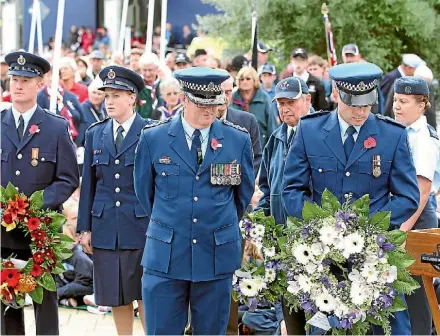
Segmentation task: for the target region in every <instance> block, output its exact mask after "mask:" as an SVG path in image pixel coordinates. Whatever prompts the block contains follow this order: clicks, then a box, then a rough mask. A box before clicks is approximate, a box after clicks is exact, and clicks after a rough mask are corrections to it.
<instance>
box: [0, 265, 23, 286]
mask: <svg viewBox="0 0 440 336" xmlns="http://www.w3.org/2000/svg"><path fill="white" fill-rule="evenodd" d="M0 276H1V278H2V279H1V281H2V283H5V282H6V283H7V284H8V287H16V286H17V285H18V282H19V281H20V276H21V275H20V271H19V270H18V269H16V268H8V269H4V270H3V271H2V273H1V275H0Z"/></svg>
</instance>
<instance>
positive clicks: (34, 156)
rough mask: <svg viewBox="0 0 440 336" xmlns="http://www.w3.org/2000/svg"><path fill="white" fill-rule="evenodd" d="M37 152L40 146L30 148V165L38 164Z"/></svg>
mask: <svg viewBox="0 0 440 336" xmlns="http://www.w3.org/2000/svg"><path fill="white" fill-rule="evenodd" d="M39 152H40V148H32V152H31V165H32V167H36V166H38V154H39Z"/></svg>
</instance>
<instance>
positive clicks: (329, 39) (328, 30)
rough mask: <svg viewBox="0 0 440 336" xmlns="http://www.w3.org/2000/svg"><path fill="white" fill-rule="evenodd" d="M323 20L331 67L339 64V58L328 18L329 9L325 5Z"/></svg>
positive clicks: (322, 8) (322, 11)
mask: <svg viewBox="0 0 440 336" xmlns="http://www.w3.org/2000/svg"><path fill="white" fill-rule="evenodd" d="M321 13H322V20H323V21H324V28H325V39H326V42H327V58H328V63H329V66H331V67H332V66H334V65H336V64H338V57H337V55H336V47H335V41H334V39H333V32H332V26H331V23H330V19H329V18H328V7H327V5H326V4H325V3H323V4H322V7H321Z"/></svg>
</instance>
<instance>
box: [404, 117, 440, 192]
mask: <svg viewBox="0 0 440 336" xmlns="http://www.w3.org/2000/svg"><path fill="white" fill-rule="evenodd" d="M407 130H408V142H409V148H410V150H411V155H412V158H413V161H414V166H415V167H416V173H417V176H423V177H425V178H427V179H428V180H430V181H432V186H431V192H434V193H436V192H437V191H438V189H439V188H440V141H439V140H437V139H436V138H433V137H432V136H431V135H430V133H429V129H428V123H427V121H426V117H425V116H421V117H420V118H419V119H417V120H416V121H415V122H413V123H412V124H411V125H410V126H408V127H407Z"/></svg>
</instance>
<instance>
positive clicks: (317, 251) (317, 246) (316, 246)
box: [310, 243, 324, 256]
mask: <svg viewBox="0 0 440 336" xmlns="http://www.w3.org/2000/svg"><path fill="white" fill-rule="evenodd" d="M310 250H311V251H312V253H313V255H315V256H320V255H322V254H323V252H324V248H323V245H322V244H321V243H313V244H312V246H311V247H310Z"/></svg>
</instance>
